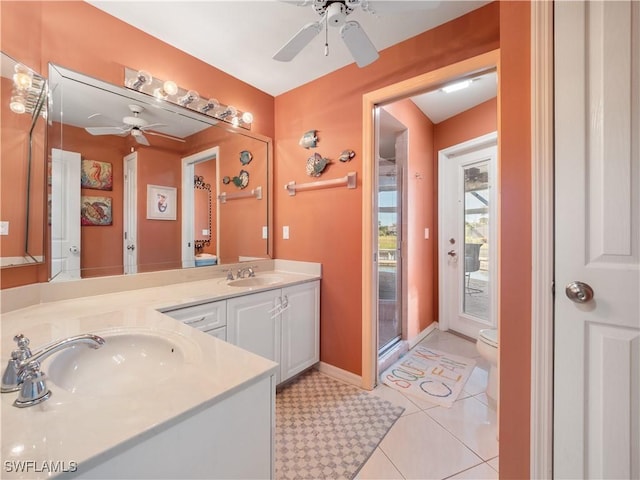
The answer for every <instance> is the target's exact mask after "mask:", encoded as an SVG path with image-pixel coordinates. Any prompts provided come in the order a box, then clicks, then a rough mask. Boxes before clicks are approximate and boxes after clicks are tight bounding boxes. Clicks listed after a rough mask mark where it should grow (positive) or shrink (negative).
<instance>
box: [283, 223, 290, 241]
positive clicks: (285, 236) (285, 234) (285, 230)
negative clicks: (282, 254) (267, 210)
mask: <svg viewBox="0 0 640 480" xmlns="http://www.w3.org/2000/svg"><path fill="white" fill-rule="evenodd" d="M282 238H283V239H285V240H289V226H288V225H285V226H284V227H282Z"/></svg>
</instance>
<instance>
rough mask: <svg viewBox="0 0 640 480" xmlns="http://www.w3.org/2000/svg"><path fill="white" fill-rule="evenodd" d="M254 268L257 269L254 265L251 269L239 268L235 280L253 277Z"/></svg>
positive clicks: (254, 273) (254, 274)
mask: <svg viewBox="0 0 640 480" xmlns="http://www.w3.org/2000/svg"><path fill="white" fill-rule="evenodd" d="M254 268H258V267H257V266H255V265H254V266H253V267H243V268H240V269H239V270H238V275H237V278H246V277H255V276H256V272H255V271H254ZM245 274H247V275H246V277H245Z"/></svg>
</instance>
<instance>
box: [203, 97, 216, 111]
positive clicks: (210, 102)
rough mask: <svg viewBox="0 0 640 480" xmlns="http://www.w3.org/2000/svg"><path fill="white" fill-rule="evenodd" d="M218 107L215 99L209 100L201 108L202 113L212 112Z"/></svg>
mask: <svg viewBox="0 0 640 480" xmlns="http://www.w3.org/2000/svg"><path fill="white" fill-rule="evenodd" d="M219 106H220V102H219V101H218V100H217V99H215V98H210V99H209V100H207V103H206V104H205V105H204V106H203V107H202V111H203V112H204V113H207V112H208V111H209V110H213V109H215V108H218V107H219Z"/></svg>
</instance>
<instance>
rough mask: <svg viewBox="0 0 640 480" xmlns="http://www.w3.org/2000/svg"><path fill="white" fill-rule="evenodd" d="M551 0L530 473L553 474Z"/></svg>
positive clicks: (536, 214)
mask: <svg viewBox="0 0 640 480" xmlns="http://www.w3.org/2000/svg"><path fill="white" fill-rule="evenodd" d="M553 178H554V174H553V2H551V1H535V2H531V194H532V198H531V207H532V212H531V222H532V225H531V227H532V252H531V253H532V291H531V415H530V417H531V437H530V438H531V460H530V472H531V478H537V479H547V478H552V477H553V291H552V289H553V215H554V205H553Z"/></svg>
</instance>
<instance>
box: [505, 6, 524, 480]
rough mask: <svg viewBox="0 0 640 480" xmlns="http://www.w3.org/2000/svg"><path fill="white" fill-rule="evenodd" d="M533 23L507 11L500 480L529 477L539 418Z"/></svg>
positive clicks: (519, 10)
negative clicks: (534, 348)
mask: <svg viewBox="0 0 640 480" xmlns="http://www.w3.org/2000/svg"><path fill="white" fill-rule="evenodd" d="M530 42H531V24H530V5H529V2H503V3H502V4H501V8H500V97H499V98H500V100H499V101H500V108H499V120H498V122H499V132H500V146H499V149H500V150H499V152H498V157H499V165H500V173H499V174H500V176H501V179H500V188H501V190H500V192H499V194H500V211H501V229H500V255H501V257H500V282H501V283H500V307H499V308H500V316H499V318H500V379H501V382H500V477H501V478H529V475H530V473H529V461H530V458H529V451H530V427H529V417H530V414H531V403H530V398H531V321H532V319H531V264H532V258H531V102H530V101H529V99H530V98H531V80H530V75H531V72H530V55H529V52H530V51H531V43H530Z"/></svg>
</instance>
